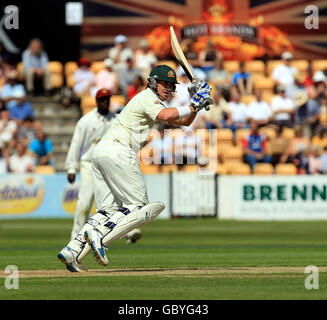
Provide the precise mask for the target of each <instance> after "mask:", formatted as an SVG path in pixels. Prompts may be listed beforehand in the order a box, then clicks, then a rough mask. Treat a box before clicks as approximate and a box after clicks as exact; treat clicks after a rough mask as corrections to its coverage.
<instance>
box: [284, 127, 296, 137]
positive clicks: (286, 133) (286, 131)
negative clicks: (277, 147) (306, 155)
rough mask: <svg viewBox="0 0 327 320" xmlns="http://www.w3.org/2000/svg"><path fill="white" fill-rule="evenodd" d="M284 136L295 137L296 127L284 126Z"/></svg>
mask: <svg viewBox="0 0 327 320" xmlns="http://www.w3.org/2000/svg"><path fill="white" fill-rule="evenodd" d="M282 136H283V137H284V138H285V139H288V140H291V139H293V138H294V129H293V128H284V129H283V131H282Z"/></svg>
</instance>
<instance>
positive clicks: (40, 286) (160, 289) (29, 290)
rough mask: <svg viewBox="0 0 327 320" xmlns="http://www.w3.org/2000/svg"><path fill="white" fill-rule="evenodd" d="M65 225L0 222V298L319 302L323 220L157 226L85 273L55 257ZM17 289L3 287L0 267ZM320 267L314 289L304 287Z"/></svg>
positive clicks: (324, 293) (325, 252)
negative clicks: (13, 273)
mask: <svg viewBox="0 0 327 320" xmlns="http://www.w3.org/2000/svg"><path fill="white" fill-rule="evenodd" d="M71 227H72V220H67V219H37V220H36V219H26V220H21V219H19V220H0V299H42V300H43V299H112V300H121V299H123V300H136V299H138V300H140V299H141V300H143V299H150V300H151V299H155V300H173V299H181V300H191V299H200V300H202V299H203V300H208V299H209V300H220V299H229V300H230V299H233V300H234V299H273V300H275V299H326V298H327V221H326V222H324V221H323V222H322V221H317V222H311V221H310V222H241V221H219V220H217V219H215V218H194V219H172V220H156V221H153V222H152V223H151V224H148V225H146V226H143V227H142V231H143V237H142V238H141V239H140V240H139V241H138V242H137V243H136V244H126V242H125V241H124V240H118V241H116V242H115V243H113V244H112V245H111V246H110V250H109V251H108V252H109V253H108V258H109V261H110V264H109V266H107V267H102V266H100V265H98V264H97V263H96V262H95V260H94V258H93V257H92V255H89V256H88V257H87V258H86V260H85V261H84V264H85V265H86V266H87V267H88V268H89V269H90V270H89V272H87V273H78V274H75V273H74V274H72V273H70V272H69V271H67V270H66V269H65V266H64V265H63V264H62V263H60V262H59V260H58V259H57V258H56V256H57V253H58V252H59V251H60V249H61V248H62V247H63V246H64V245H66V243H67V241H68V240H69V234H70V230H71ZM8 265H15V266H17V267H18V269H19V274H20V278H19V290H7V289H5V287H4V282H5V277H6V276H7V274H5V273H4V270H5V268H6V266H8ZM309 265H315V266H317V267H318V268H319V289H318V290H307V289H306V288H305V286H304V282H305V278H306V277H307V276H308V274H305V273H304V270H305V267H306V266H309Z"/></svg>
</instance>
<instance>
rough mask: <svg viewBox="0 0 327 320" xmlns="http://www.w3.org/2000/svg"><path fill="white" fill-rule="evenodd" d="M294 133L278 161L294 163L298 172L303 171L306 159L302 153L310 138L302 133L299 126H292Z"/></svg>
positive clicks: (306, 147)
mask: <svg viewBox="0 0 327 320" xmlns="http://www.w3.org/2000/svg"><path fill="white" fill-rule="evenodd" d="M294 135H295V136H294V138H293V139H292V140H291V141H290V144H289V145H288V148H287V149H286V151H285V153H284V154H283V155H282V156H281V158H280V163H285V162H290V163H294V164H295V166H296V167H297V169H298V173H305V165H306V161H305V159H304V153H305V151H306V150H307V149H308V147H309V145H310V140H309V138H308V137H305V136H304V135H303V129H302V127H301V126H296V127H295V128H294Z"/></svg>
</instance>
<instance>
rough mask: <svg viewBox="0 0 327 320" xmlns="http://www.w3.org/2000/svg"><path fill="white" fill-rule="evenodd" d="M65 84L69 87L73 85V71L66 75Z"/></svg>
mask: <svg viewBox="0 0 327 320" xmlns="http://www.w3.org/2000/svg"><path fill="white" fill-rule="evenodd" d="M66 84H67V86H68V87H69V88H72V87H73V86H74V85H75V79H74V74H73V73H71V74H69V75H67V76H66Z"/></svg>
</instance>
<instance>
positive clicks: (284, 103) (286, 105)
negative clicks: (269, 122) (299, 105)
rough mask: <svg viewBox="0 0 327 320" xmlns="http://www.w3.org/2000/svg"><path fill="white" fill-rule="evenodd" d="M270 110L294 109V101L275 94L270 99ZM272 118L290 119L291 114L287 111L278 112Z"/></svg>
mask: <svg viewBox="0 0 327 320" xmlns="http://www.w3.org/2000/svg"><path fill="white" fill-rule="evenodd" d="M271 107H272V111H273V112H274V111H277V110H290V109H293V110H294V109H295V106H294V102H293V100H292V99H290V98H283V97H281V96H276V97H274V98H273V99H272V101H271ZM274 120H277V121H279V120H291V115H290V114H288V113H279V114H276V115H275V116H274Z"/></svg>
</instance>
